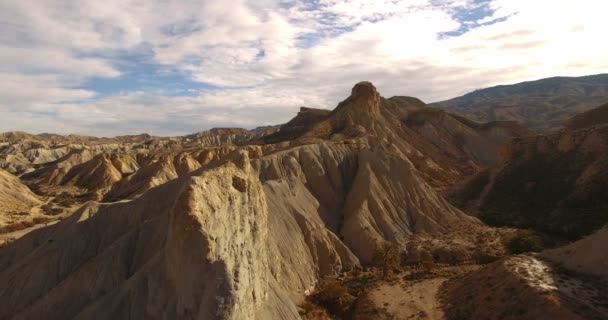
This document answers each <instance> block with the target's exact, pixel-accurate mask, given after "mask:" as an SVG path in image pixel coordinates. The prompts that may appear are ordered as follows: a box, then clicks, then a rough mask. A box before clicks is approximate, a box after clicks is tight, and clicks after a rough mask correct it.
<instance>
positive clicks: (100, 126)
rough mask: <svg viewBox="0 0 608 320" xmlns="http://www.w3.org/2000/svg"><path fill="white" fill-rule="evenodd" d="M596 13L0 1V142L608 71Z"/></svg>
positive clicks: (549, 8) (284, 116)
mask: <svg viewBox="0 0 608 320" xmlns="http://www.w3.org/2000/svg"><path fill="white" fill-rule="evenodd" d="M605 9H608V5H606V4H603V3H602V2H600V1H592V0H580V1H577V2H575V3H573V2H568V1H548V0H539V1H524V0H482V1H480V0H318V1H312V2H311V1H304V0H302V1H299V0H281V1H278V0H277V1H271V0H258V1H246V0H235V1H231V3H230V5H229V6H227V5H226V2H225V1H220V0H179V1H164V0H149V1H136V0H106V1H93V0H81V1H78V2H74V1H69V0H49V1H42V2H40V1H33V0H24V1H19V2H12V3H8V2H0V27H1V28H0V131H6V130H29V131H33V132H42V131H49V132H60V133H71V132H73V133H82V134H96V135H106V136H107V135H114V134H126V133H138V132H143V131H147V132H150V133H154V134H183V133H188V132H191V131H197V130H203V129H207V128H210V127H213V126H244V127H254V126H256V125H265V124H271V123H280V122H284V121H287V120H288V119H289V118H290V117H291V116H293V115H294V114H295V112H296V111H297V108H298V107H299V106H301V105H306V106H309V107H319V108H333V107H335V106H336V105H337V103H338V102H339V101H340V100H342V99H344V98H345V97H346V96H347V95H348V94H349V92H350V88H351V86H352V85H353V84H354V83H355V82H358V81H360V80H370V81H373V82H374V83H375V84H376V86H377V87H378V88H379V90H380V92H381V93H382V94H383V95H385V96H391V95H413V96H417V97H419V98H421V99H423V100H425V101H428V102H432V101H437V100H441V99H446V98H450V97H453V96H456V95H460V94H463V93H465V92H467V91H470V90H473V89H477V88H480V87H484V86H490V85H496V84H501V83H513V82H517V81H523V80H530V79H536V78H542V77H547V76H554V75H573V76H577V75H584V74H592V73H601V72H606V71H607V70H608V60H607V59H606V58H605V57H606V56H608V44H607V43H606V42H605V41H602V40H601V39H603V37H604V33H605V32H604V29H605V28H604V25H605V23H604V17H603V16H602V15H603V12H605Z"/></svg>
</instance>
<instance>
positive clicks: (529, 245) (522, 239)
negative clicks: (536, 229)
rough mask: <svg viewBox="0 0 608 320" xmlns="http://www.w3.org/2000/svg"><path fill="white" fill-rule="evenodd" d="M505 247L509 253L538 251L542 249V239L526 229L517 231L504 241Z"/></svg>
mask: <svg viewBox="0 0 608 320" xmlns="http://www.w3.org/2000/svg"><path fill="white" fill-rule="evenodd" d="M505 247H506V248H507V250H508V251H509V253H511V254H521V253H526V252H539V251H541V250H543V247H544V246H543V240H542V239H541V238H540V237H539V236H538V235H536V234H535V233H533V232H531V231H528V230H521V231H517V232H516V233H515V234H513V235H511V236H510V237H508V238H507V239H506V241H505Z"/></svg>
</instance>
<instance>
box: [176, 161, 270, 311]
mask: <svg viewBox="0 0 608 320" xmlns="http://www.w3.org/2000/svg"><path fill="white" fill-rule="evenodd" d="M241 157H242V158H240V159H238V161H237V162H239V163H240V166H241V167H237V166H236V165H235V164H233V163H228V164H226V165H224V166H222V167H221V168H217V169H214V170H210V171H206V172H204V173H203V174H201V175H200V176H194V177H192V178H190V181H189V183H188V184H187V185H186V186H185V187H184V189H183V190H182V191H181V195H180V196H179V198H178V199H177V201H176V203H175V207H174V209H173V212H172V214H171V222H170V231H169V238H168V242H167V250H166V263H167V271H168V276H169V280H170V281H171V282H172V283H174V285H175V290H176V294H177V315H178V317H179V318H185V317H189V316H193V318H194V319H255V314H256V312H257V310H258V309H260V308H261V306H262V305H263V304H264V303H266V301H267V300H268V290H269V288H268V281H269V273H270V272H269V266H268V250H267V243H268V209H267V207H266V199H265V197H264V193H263V191H262V186H261V184H260V182H259V180H258V179H257V177H256V176H255V174H254V173H252V172H251V167H250V165H249V158H248V157H247V154H246V153H243V154H241Z"/></svg>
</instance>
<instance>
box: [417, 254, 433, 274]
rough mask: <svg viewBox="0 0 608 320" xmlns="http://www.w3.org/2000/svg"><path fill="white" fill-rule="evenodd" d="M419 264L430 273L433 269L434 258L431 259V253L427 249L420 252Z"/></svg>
mask: <svg viewBox="0 0 608 320" xmlns="http://www.w3.org/2000/svg"><path fill="white" fill-rule="evenodd" d="M420 264H421V265H422V267H423V268H424V270H425V271H426V272H427V273H431V272H433V269H435V259H433V255H432V254H431V253H430V252H428V251H427V250H423V251H422V252H420Z"/></svg>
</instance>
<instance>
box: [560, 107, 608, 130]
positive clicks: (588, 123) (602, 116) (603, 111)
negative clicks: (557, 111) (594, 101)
mask: <svg viewBox="0 0 608 320" xmlns="http://www.w3.org/2000/svg"><path fill="white" fill-rule="evenodd" d="M605 123H608V103H606V104H603V105H601V106H599V107H597V108H594V109H591V110H589V111H586V112H583V113H580V114H577V115H576V116H574V117H572V118H571V119H569V120H567V121H565V122H564V126H565V127H566V128H568V129H573V130H575V129H583V128H587V127H592V126H597V125H601V124H605Z"/></svg>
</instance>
